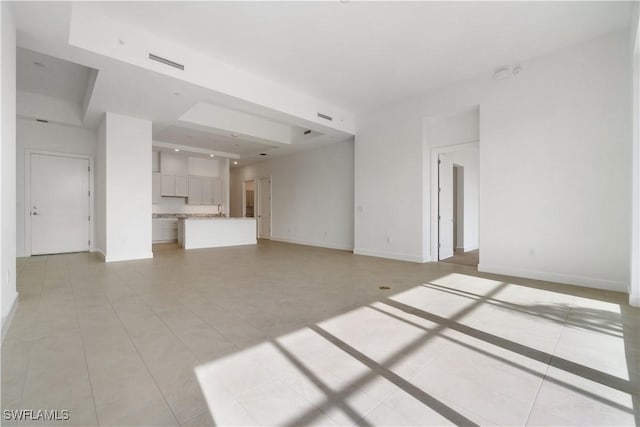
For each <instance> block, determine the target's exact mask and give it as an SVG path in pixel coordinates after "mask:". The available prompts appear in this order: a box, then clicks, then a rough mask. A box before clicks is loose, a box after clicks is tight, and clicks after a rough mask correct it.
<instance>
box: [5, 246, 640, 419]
mask: <svg viewBox="0 0 640 427" xmlns="http://www.w3.org/2000/svg"><path fill="white" fill-rule="evenodd" d="M154 251H155V258H154V259H153V260H145V261H135V262H123V263H114V264H104V263H103V262H101V261H100V260H99V258H98V257H97V256H95V255H92V254H70V255H57V256H43V257H32V258H28V259H20V260H19V261H18V265H19V271H18V290H19V292H20V304H19V308H18V310H17V313H16V315H15V318H14V320H13V323H12V325H11V328H10V329H9V332H8V334H7V337H6V340H5V342H4V344H3V346H2V372H1V373H2V408H3V409H60V410H62V409H67V410H69V411H70V415H71V419H70V421H67V422H57V423H42V422H27V423H25V422H20V423H17V424H19V425H51V424H63V425H65V424H69V425H80V426H90V425H96V424H99V425H114V426H137V425H186V426H210V425H282V426H298V425H362V426H372V425H394V426H395V425H447V424H457V425H634V424H635V425H638V423H639V422H640V418H639V417H638V414H639V407H640V389H639V385H640V349H639V341H640V315H639V312H638V310H637V309H633V308H631V307H629V306H628V305H627V303H626V301H625V299H626V296H625V295H623V294H617V293H611V292H603V291H594V290H587V289H582V288H577V287H572V286H563V285H556V284H549V283H544V282H536V281H530V280H524V279H516V278H508V277H503V276H495V275H488V274H479V273H477V271H476V269H475V268H474V267H469V266H460V265H454V264H445V263H437V264H436V263H433V264H424V265H420V264H412V263H404V262H396V261H391V260H383V259H375V258H369V257H360V256H354V255H352V254H350V253H347V252H342V251H335V250H327V249H320V248H311V247H304V246H296V245H288V244H281V243H275V242H264V241H263V242H261V243H260V244H259V245H258V246H256V247H238V248H226V249H210V250H195V251H189V252H184V251H182V250H179V249H177V248H175V247H173V246H171V245H168V246H157V247H155V248H154ZM381 286H387V287H389V288H391V289H388V290H385V289H380V287H381ZM3 425H12V423H10V422H7V421H3Z"/></svg>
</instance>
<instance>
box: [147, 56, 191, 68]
mask: <svg viewBox="0 0 640 427" xmlns="http://www.w3.org/2000/svg"><path fill="white" fill-rule="evenodd" d="M149 59H151V60H152V61H157V62H160V63H161V64H164V65H168V66H170V67H173V68H177V69H178V70H183V71H184V65H182V64H178V63H177V62H173V61H171V60H169V59H167V58H163V57H161V56H158V55H154V54H153V53H150V54H149Z"/></svg>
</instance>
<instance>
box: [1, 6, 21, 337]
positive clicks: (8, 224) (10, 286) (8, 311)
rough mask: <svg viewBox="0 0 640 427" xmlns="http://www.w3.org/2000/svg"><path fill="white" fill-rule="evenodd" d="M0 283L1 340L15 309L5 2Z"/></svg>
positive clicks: (12, 78) (9, 38) (11, 57)
mask: <svg viewBox="0 0 640 427" xmlns="http://www.w3.org/2000/svg"><path fill="white" fill-rule="evenodd" d="M0 15H1V16H0V22H1V24H0V27H1V28H0V29H1V34H2V38H1V43H2V47H1V49H0V50H1V53H2V55H1V59H0V69H1V71H0V76H1V80H2V83H1V85H0V98H1V99H2V102H1V106H0V116H1V117H2V124H1V126H0V128H1V135H2V136H1V138H2V139H1V140H0V142H1V144H0V170H1V171H2V172H1V175H0V188H1V189H0V191H1V194H2V196H1V206H0V242H2V243H1V246H0V283H2V293H1V297H2V338H4V334H5V333H6V331H7V329H8V327H9V324H10V322H11V317H12V315H13V313H14V309H15V307H16V302H17V297H18V293H17V292H16V28H15V25H14V21H13V14H12V12H11V5H10V4H9V3H8V2H2V4H0Z"/></svg>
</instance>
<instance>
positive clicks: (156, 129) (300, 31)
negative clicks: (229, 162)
mask: <svg viewBox="0 0 640 427" xmlns="http://www.w3.org/2000/svg"><path fill="white" fill-rule="evenodd" d="M12 6H13V9H14V13H15V16H16V26H17V29H18V44H19V46H22V47H26V48H29V49H32V50H35V51H38V52H39V53H36V52H31V51H29V50H23V49H19V51H18V89H23V90H28V91H33V92H36V93H41V94H43V95H47V96H53V97H59V98H62V99H66V100H72V101H73V102H76V103H78V102H81V101H82V97H83V96H84V92H85V90H86V88H87V84H88V79H89V74H90V69H91V68H93V69H96V70H99V72H98V76H97V79H96V82H95V86H94V88H93V92H92V96H91V99H90V103H89V104H88V107H87V114H86V116H84V122H83V125H84V126H87V127H96V126H97V124H98V123H99V120H100V118H101V117H102V114H103V113H104V112H105V111H112V112H116V113H120V114H127V115H131V116H134V117H140V118H146V119H149V120H151V121H152V122H153V134H154V135H153V136H154V139H156V140H163V141H165V142H168V143H173V144H179V145H185V146H193V147H198V148H203V149H207V150H215V151H223V152H228V153H234V154H239V155H240V156H241V158H242V160H243V162H242V163H243V164H246V163H249V162H252V161H255V160H258V159H261V157H260V156H259V154H260V153H261V152H268V153H269V156H272V155H273V156H282V155H287V154H291V153H294V152H297V151H300V150H305V149H308V148H312V147H318V146H321V145H324V144H329V143H335V142H339V141H343V140H345V139H347V138H349V137H350V135H349V134H347V133H344V132H341V131H333V130H332V129H330V128H321V127H317V126H316V125H315V124H314V123H312V122H308V121H305V120H304V119H300V118H298V117H294V116H287V115H286V114H282V113H280V112H278V111H276V110H269V108H268V106H267V107H266V108H262V106H260V105H257V104H256V105H251V104H250V103H246V102H245V103H242V102H239V101H238V100H237V99H235V98H233V97H232V96H231V95H230V96H227V95H225V94H222V93H220V92H216V91H213V90H211V89H209V88H206V87H203V86H200V85H197V84H193V83H189V82H186V81H184V80H180V79H178V78H175V77H172V76H169V75H165V74H162V73H158V72H154V71H151V70H149V69H145V68H142V67H139V66H135V65H132V64H129V63H125V62H123V61H119V60H115V59H114V58H111V57H109V56H105V55H98V54H96V53H94V52H90V51H88V50H85V49H81V48H78V47H75V46H72V45H70V43H69V23H70V22H71V20H72V13H71V12H72V7H71V5H70V3H67V2H17V3H13V5H12ZM87 7H91V8H94V9H96V10H98V11H100V12H101V13H103V14H106V15H109V16H110V17H112V18H113V19H115V20H118V21H123V22H125V23H129V24H132V25H134V26H135V27H136V28H140V29H144V30H146V31H148V32H150V33H153V34H155V35H157V36H158V37H160V38H162V39H165V40H171V41H173V42H175V43H177V44H182V45H184V46H188V47H189V48H190V49H196V50H199V51H200V52H201V53H203V54H206V55H208V56H210V57H214V58H216V59H217V60H219V61H222V62H225V63H228V64H229V65H231V66H233V67H234V68H236V69H238V70H240V71H241V70H243V69H244V70H246V71H247V72H249V73H251V74H253V75H258V76H260V77H261V78H264V79H268V80H271V81H276V82H280V83H282V84H283V85H284V86H286V87H290V88H292V89H294V90H297V91H299V92H303V93H306V94H308V95H310V96H312V97H315V98H317V99H321V100H325V101H327V102H329V103H331V104H334V105H339V106H342V107H345V108H348V109H349V110H350V111H351V112H352V113H353V112H360V111H363V110H367V109H369V108H373V107H374V106H377V105H380V104H384V103H387V102H391V101H394V100H398V99H401V98H405V97H408V96H411V95H414V94H418V93H422V92H424V91H426V90H428V89H430V88H434V87H437V86H441V85H444V84H449V83H453V82H455V81H457V80H460V79H463V78H466V77H471V76H475V75H479V74H482V73H486V74H487V76H488V78H490V75H491V72H492V71H493V70H494V69H495V68H497V67H498V66H500V65H503V64H513V63H517V62H518V61H524V60H526V59H529V58H532V57H535V56H538V55H541V54H544V53H546V52H550V51H553V50H556V49H559V48H562V47H567V46H570V45H572V44H576V43H579V42H582V41H586V40H588V39H591V38H594V37H597V36H599V35H602V34H605V33H608V32H611V31H614V30H618V29H622V28H623V27H626V26H628V25H629V24H630V22H629V21H630V15H631V14H630V11H631V3H630V2H584V3H583V2H568V3H565V2H540V3H538V2H532V3H529V2H526V3H525V2H499V3H485V2H473V3H468V2H447V3H443V2H417V3H416V2H398V3H393V2H366V3H365V2H362V3H361V2H347V3H341V2H337V1H336V2H312V3H310V2H282V3H280V2H268V3H267V2H264V3H257V2H250V3H247V2H106V3H90V4H89V5H88V6H87ZM58 58H62V59H58ZM63 59H64V60H63ZM65 60H66V61H65ZM67 61H68V62H67ZM33 62H42V63H45V65H46V66H45V67H44V68H42V67H35V66H34V65H33ZM203 102H204V103H210V104H212V105H218V106H221V107H225V108H229V109H235V110H237V111H240V112H245V113H249V114H253V115H255V116H257V117H260V118H261V119H267V120H272V121H273V122H277V123H281V124H285V125H287V126H290V127H291V129H292V143H291V144H288V145H287V144H284V145H283V144H281V145H280V146H279V147H278V148H277V149H274V148H273V147H274V146H278V144H277V143H275V144H271V143H270V142H266V144H265V141H262V143H261V141H259V140H252V139H251V138H249V137H248V136H246V135H240V138H233V139H232V138H231V137H230V135H229V133H228V132H227V134H224V133H223V134H221V133H220V131H219V130H216V129H213V128H207V127H206V126H197V125H195V124H189V123H186V122H183V121H180V120H179V118H180V117H181V116H182V115H183V114H184V113H185V112H187V111H189V110H190V109H191V108H193V107H194V106H195V105H197V104H199V103H203ZM40 116H41V117H43V118H46V117H44V115H40ZM221 128H222V129H227V130H228V128H226V127H224V126H221ZM307 129H313V132H312V133H311V134H309V135H304V131H305V130H307ZM239 133H242V132H239Z"/></svg>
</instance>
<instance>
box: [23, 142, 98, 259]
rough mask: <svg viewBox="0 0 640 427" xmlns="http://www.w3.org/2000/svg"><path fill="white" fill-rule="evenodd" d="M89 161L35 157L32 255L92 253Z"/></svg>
mask: <svg viewBox="0 0 640 427" xmlns="http://www.w3.org/2000/svg"><path fill="white" fill-rule="evenodd" d="M89 201H90V197H89V160H88V159H81V158H76V157H64V156H55V155H45V154H35V153H34V154H31V201H30V202H31V203H30V206H29V211H30V218H31V253H32V254H33V255H42V254H57V253H65V252H82V251H88V250H89V224H90V218H89V214H90V210H89Z"/></svg>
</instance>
